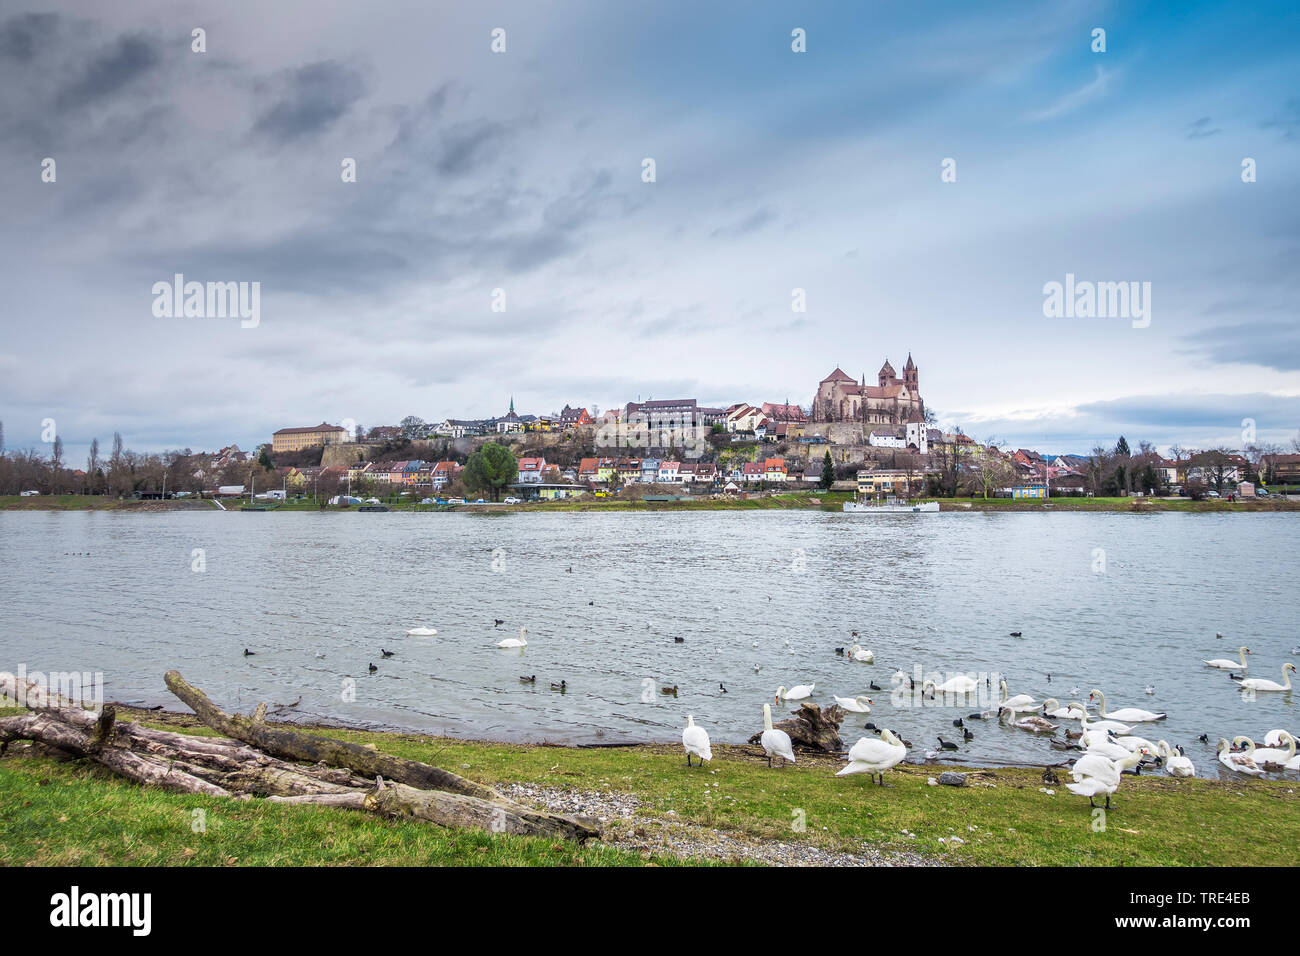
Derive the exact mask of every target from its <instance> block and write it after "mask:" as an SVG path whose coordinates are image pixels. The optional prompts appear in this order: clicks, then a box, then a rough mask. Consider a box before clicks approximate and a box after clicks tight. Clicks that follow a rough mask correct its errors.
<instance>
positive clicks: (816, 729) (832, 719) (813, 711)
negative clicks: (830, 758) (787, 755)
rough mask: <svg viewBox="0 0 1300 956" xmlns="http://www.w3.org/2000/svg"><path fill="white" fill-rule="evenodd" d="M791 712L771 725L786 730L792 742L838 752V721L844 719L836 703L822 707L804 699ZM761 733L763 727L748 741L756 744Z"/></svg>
mask: <svg viewBox="0 0 1300 956" xmlns="http://www.w3.org/2000/svg"><path fill="white" fill-rule="evenodd" d="M791 713H792V714H793V715H794V716H792V717H790V718H788V719H786V720H779V721H777V722H776V723H774V724H773V725H772V726H773V728H775V729H776V730H784V731H785V732H786V733H787V734H789V735H790V743H791V744H793V745H794V746H796V747H804V748H806V749H808V750H821V751H824V752H825V753H838V752H839V751H841V750H843V749H844V741H842V740H841V739H840V724H841V723H843V721H844V711H843V709H842V708H841V707H840V706H839V705H838V704H834V705H832V706H830V707H828V708H826V710H824V711H823V710H822V709H821V707H819V706H818V705H816V704H814V703H813V702H812V701H808V700H805V701H804V702H803V703H801V704H800V705H799V709H798V710H796V711H792V712H791ZM762 736H763V733H762V731H759V732H758V733H756V734H754V736H752V737H750V738H749V742H750V743H751V744H756V743H758V742H759V740H760V738H762Z"/></svg>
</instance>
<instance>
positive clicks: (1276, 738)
mask: <svg viewBox="0 0 1300 956" xmlns="http://www.w3.org/2000/svg"><path fill="white" fill-rule="evenodd" d="M1286 733H1290V731H1288V730H1270V731H1269V732H1268V733H1266V734H1265V735H1264V746H1265V747H1281V746H1282V735H1283V734H1286ZM1291 736H1292V737H1294V736H1296V735H1295V734H1291Z"/></svg>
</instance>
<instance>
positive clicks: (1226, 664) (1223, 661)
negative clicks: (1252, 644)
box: [1201, 645, 1250, 671]
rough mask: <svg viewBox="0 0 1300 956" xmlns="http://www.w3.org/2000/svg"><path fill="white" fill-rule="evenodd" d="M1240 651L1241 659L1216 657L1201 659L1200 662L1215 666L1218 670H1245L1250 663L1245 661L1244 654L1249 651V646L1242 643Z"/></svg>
mask: <svg viewBox="0 0 1300 956" xmlns="http://www.w3.org/2000/svg"><path fill="white" fill-rule="evenodd" d="M1240 653H1241V660H1239V661H1234V660H1230V659H1228V658H1226V657H1216V658H1215V659H1214V660H1212V661H1201V663H1202V664H1204V665H1205V666H1207V667H1217V668H1219V669H1220V670H1225V671H1236V670H1239V671H1245V670H1246V669H1247V668H1248V667H1250V665H1249V664H1247V663H1246V655H1247V654H1249V653H1250V648H1249V647H1245V646H1244V645H1243V646H1242V648H1241V652H1240Z"/></svg>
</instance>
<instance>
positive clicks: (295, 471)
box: [0, 355, 1300, 503]
mask: <svg viewBox="0 0 1300 956" xmlns="http://www.w3.org/2000/svg"><path fill="white" fill-rule="evenodd" d="M346 425H347V426H348V427H345V424H332V423H329V422H324V421H322V422H321V423H320V424H317V425H308V426H287V427H283V428H280V429H278V430H276V431H275V432H274V433H273V434H272V436H271V441H270V442H269V443H266V444H263V445H261V446H259V447H257V448H255V449H253V450H251V451H244V450H242V449H240V448H239V447H238V446H235V445H231V446H228V447H225V448H222V449H220V450H219V451H217V452H206V453H195V452H192V451H191V450H189V449H184V450H180V451H174V452H167V453H165V454H162V455H145V454H138V453H134V452H130V451H127V450H126V449H124V448H123V446H122V441H121V438H120V436H115V438H114V445H113V450H112V452H111V453H110V454H108V455H106V456H103V457H102V458H101V457H100V453H99V447H98V442H96V443H95V444H94V445H92V448H91V454H90V456H89V458H88V460H87V463H86V468H85V469H84V470H83V469H75V468H70V467H66V466H65V465H64V464H63V462H62V461H61V460H57V461H56V460H53V459H51V460H50V461H48V462H47V461H45V460H44V458H43V457H42V456H40V455H39V454H38V453H36V452H34V451H33V452H28V453H26V454H25V455H24V454H13V455H6V456H3V457H0V493H8V494H19V493H27V492H28V490H32V491H38V492H44V493H58V492H65V493H67V492H75V493H89V494H113V495H118V496H121V497H130V496H136V497H141V496H143V497H164V496H165V497H172V496H174V495H179V496H188V495H207V496H214V497H220V496H235V495H246V494H247V495H252V494H255V493H258V494H261V495H263V496H273V497H312V498H314V499H316V500H318V501H329V500H334V501H336V502H342V503H347V502H349V501H354V500H360V499H362V498H364V497H366V496H373V495H382V496H384V497H386V498H391V497H393V496H397V497H399V498H410V499H414V500H416V501H445V500H449V499H460V498H464V497H467V496H470V495H473V494H475V493H479V494H481V493H483V491H484V489H483V488H481V487H476V486H475V485H476V483H475V482H474V481H473V480H467V477H468V476H466V475H465V466H466V464H467V462H468V461H469V459H470V457H471V456H472V455H474V454H475V453H476V452H477V451H479V450H480V449H481V448H482V447H483V446H485V445H487V444H488V443H493V444H496V445H500V446H503V447H504V448H506V449H508V451H509V454H510V455H511V456H512V459H513V464H514V469H515V472H514V474H513V476H512V477H510V478H509V480H508V482H506V484H505V485H504V486H501V487H493V488H491V489H490V491H489V493H491V494H492V495H493V496H495V495H496V493H498V492H500V493H504V494H505V495H507V496H509V497H511V498H516V499H519V500H521V501H526V500H555V499H564V498H577V497H583V496H595V497H610V496H619V497H622V498H646V497H652V496H660V495H664V494H670V495H673V496H687V495H689V496H698V495H718V496H726V495H738V496H744V495H751V494H764V493H772V492H775V491H790V490H796V489H822V490H827V491H832V490H833V491H845V492H847V491H852V492H855V493H857V494H860V495H864V496H875V497H883V496H889V497H902V498H912V497H916V496H922V495H924V496H933V497H956V496H959V495H978V496H981V497H985V498H988V497H1011V498H1046V497H1061V496H1088V495H1095V496H1108V495H1162V494H1170V493H1173V494H1179V493H1183V494H1187V495H1189V496H1192V497H1205V496H1209V497H1216V496H1220V495H1222V496H1228V495H1237V496H1252V495H1254V494H1256V493H1259V494H1266V493H1267V492H1266V491H1264V486H1267V485H1269V484H1273V483H1281V484H1283V485H1287V484H1297V483H1300V454H1291V453H1283V449H1281V448H1278V447H1275V446H1268V445H1250V446H1248V447H1247V448H1245V449H1240V450H1238V449H1227V448H1212V449H1200V450H1197V449H1188V448H1180V447H1177V446H1175V447H1173V448H1171V449H1169V454H1168V456H1164V455H1161V454H1159V453H1157V452H1156V450H1155V449H1154V448H1153V447H1152V446H1151V445H1150V444H1148V443H1146V442H1142V443H1139V444H1138V445H1137V446H1136V447H1130V446H1129V444H1128V442H1127V440H1126V439H1125V438H1123V437H1120V438H1119V439H1118V441H1116V442H1115V444H1114V446H1113V447H1101V446H1098V447H1096V448H1094V449H1093V450H1092V452H1091V453H1090V454H1088V455H1078V454H1045V453H1041V452H1039V451H1035V450H1033V449H1029V448H1009V447H1001V446H1000V445H999V444H998V443H996V442H991V441H985V442H978V441H976V440H975V439H973V438H971V437H970V436H968V435H966V434H964V433H963V432H962V431H961V429H960V428H956V427H953V428H948V429H945V428H940V427H938V426H937V422H936V419H935V416H934V414H933V413H932V412H931V411H929V410H928V409H927V408H926V405H925V402H924V400H923V399H922V397H921V387H920V370H919V369H918V367H917V365H916V363H915V361H914V360H913V358H912V356H911V355H908V357H907V361H906V363H905V364H904V365H903V372H902V375H901V377H900V376H899V375H898V374H897V373H896V372H895V370H894V367H893V366H892V365H891V364H890V362H889V361H888V360H886V361H885V363H884V364H883V365H882V366H881V368H880V370H879V371H878V372H877V373H876V376H875V379H874V383H870V382H869V380H868V378H867V376H866V375H865V374H863V375H860V376H859V377H858V378H854V377H853V376H851V375H849V374H848V373H846V372H845V371H844V370H843V369H841V368H838V367H837V368H835V369H834V370H833V371H832V372H831V373H830V374H829V375H827V376H826V377H825V378H824V379H822V380H821V381H820V382H819V383H817V387H816V390H815V392H814V394H813V396H812V400H811V401H810V402H809V404H808V405H806V406H805V405H799V404H794V403H791V402H790V401H789V399H786V400H785V401H782V402H761V403H757V404H752V403H749V402H735V403H733V404H731V405H728V406H727V407H725V408H722V407H712V406H705V405H701V404H699V402H698V401H697V400H696V399H694V398H684V399H671V400H651V401H644V402H643V401H631V402H628V403H626V404H625V405H623V406H622V407H620V408H614V409H608V410H605V411H600V410H599V409H598V408H595V407H593V408H586V407H574V406H571V405H565V406H564V408H563V409H562V410H560V411H558V412H554V413H551V414H541V415H539V414H530V413H520V412H518V411H516V409H515V403H514V400H513V398H511V399H510V400H509V405H508V409H507V411H506V412H505V413H504V414H503V415H501V416H500V417H495V418H484V419H461V418H451V417H448V418H445V419H442V420H441V421H434V422H426V421H424V420H423V419H421V418H419V417H417V416H414V415H409V416H407V417H406V418H403V419H402V420H401V421H400V422H398V423H397V424H394V425H378V426H374V427H371V428H365V427H363V426H361V425H357V424H355V423H351V422H349V423H346ZM1293 445H1297V447H1295V448H1294V449H1293V451H1295V452H1300V443H1296V442H1293ZM59 454H60V456H61V451H60V453H59Z"/></svg>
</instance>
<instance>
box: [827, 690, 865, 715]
mask: <svg viewBox="0 0 1300 956" xmlns="http://www.w3.org/2000/svg"><path fill="white" fill-rule="evenodd" d="M831 696H832V697H834V698H835V703H837V704H839V705H840V706H841V707H843V708H844V709H845V710H851V711H853V713H855V714H869V713H871V705H872V704H873V703H874V701H872V699H871V698H870V697H865V696H862V697H836V696H835V695H834V694H831Z"/></svg>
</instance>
